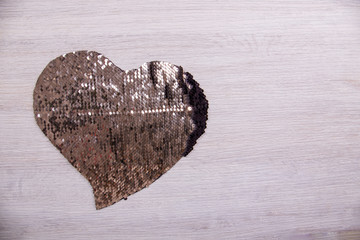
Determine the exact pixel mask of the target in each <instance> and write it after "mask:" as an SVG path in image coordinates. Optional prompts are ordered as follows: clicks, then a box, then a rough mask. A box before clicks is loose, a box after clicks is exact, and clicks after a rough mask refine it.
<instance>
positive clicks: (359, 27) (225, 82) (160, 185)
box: [0, 0, 360, 240]
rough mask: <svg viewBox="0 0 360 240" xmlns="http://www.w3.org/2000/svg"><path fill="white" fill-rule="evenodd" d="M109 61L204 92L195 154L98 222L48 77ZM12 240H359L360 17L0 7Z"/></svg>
mask: <svg viewBox="0 0 360 240" xmlns="http://www.w3.org/2000/svg"><path fill="white" fill-rule="evenodd" d="M83 49H86V50H94V51H98V52H102V53H103V54H104V55H105V56H107V57H108V58H109V59H111V60H112V61H113V62H114V63H115V64H116V65H118V66H120V67H121V68H122V69H133V68H137V67H139V66H140V65H141V64H142V63H144V62H148V61H152V60H162V61H168V62H171V63H173V64H178V65H182V66H183V67H184V68H186V70H187V71H189V72H191V73H192V74H193V75H194V77H195V79H196V80H197V81H198V82H199V83H200V85H201V87H202V88H203V89H204V90H205V93H206V95H207V98H208V100H209V104H210V109H209V121H208V128H207V132H206V134H205V135H203V136H202V137H201V138H200V139H199V141H198V144H197V145H196V146H195V149H194V151H193V152H191V154H190V155H189V156H187V157H186V158H183V159H182V160H180V162H179V163H178V164H177V165H176V166H175V167H174V168H172V169H171V170H170V171H169V172H168V173H166V174H165V175H164V176H162V177H161V178H160V179H159V180H158V181H156V182H155V183H154V184H152V185H151V186H150V187H149V188H147V189H144V190H143V191H141V192H139V193H136V194H135V195H133V196H131V197H129V199H128V200H127V201H121V202H119V203H117V204H115V205H113V206H111V207H108V208H105V209H103V210H100V211H96V210H95V205H94V200H93V197H92V192H91V187H90V185H89V183H88V182H87V181H86V180H85V179H84V178H83V177H82V176H81V175H80V174H79V173H78V172H77V171H76V170H75V169H74V168H73V167H72V166H71V165H70V164H69V163H68V162H67V161H66V159H65V158H64V157H63V156H62V155H61V154H60V153H59V152H58V151H57V150H56V149H55V148H54V147H53V146H52V145H51V143H50V142H49V141H48V140H47V138H46V137H45V136H44V135H43V133H42V132H41V131H40V129H39V128H38V127H37V125H36V123H35V120H34V117H33V109H32V92H33V88H34V86H35V82H36V80H37V77H38V76H39V74H40V73H41V71H42V70H43V68H44V67H45V66H46V64H47V63H48V62H49V61H50V60H52V59H54V58H55V57H57V56H59V55H61V54H63V53H66V52H70V51H76V50H83ZM0 56H1V57H0V131H1V137H0V237H1V238H2V239H301V240H303V239H346V240H348V239H360V147H359V144H360V135H359V133H360V2H359V1H357V0H344V1H340V0H339V1H336V0H328V1H325V0H323V1H310V0H305V1H292V0H290V1H280V0H278V1H276V0H269V1H250V0H249V1H217V0H207V1H198V0H192V1H190V0H185V1H173V0H171V1H165V0H148V1H137V0H132V1H130V0H127V1H111V0H105V1H89V0H88V1H83V0H81V1H70V0H57V1H40V0H29V1H15V0H14V1H10V0H2V1H0Z"/></svg>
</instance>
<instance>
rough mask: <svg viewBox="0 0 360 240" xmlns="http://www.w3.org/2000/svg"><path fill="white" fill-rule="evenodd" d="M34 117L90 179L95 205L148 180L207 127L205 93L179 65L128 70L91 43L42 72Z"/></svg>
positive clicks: (125, 194)
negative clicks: (95, 49)
mask: <svg viewBox="0 0 360 240" xmlns="http://www.w3.org/2000/svg"><path fill="white" fill-rule="evenodd" d="M33 97H34V103H33V107H34V113H35V119H36V122H37V124H38V126H39V127H40V129H41V130H42V131H43V133H44V134H45V135H46V136H47V137H48V138H49V140H50V141H51V143H52V144H53V145H54V146H55V147H56V148H58V149H59V151H60V152H61V153H62V154H63V155H64V157H65V158H66V159H67V160H68V161H69V162H70V163H71V164H72V165H73V166H74V167H75V168H76V169H77V170H78V171H79V172H80V173H81V174H82V175H83V176H84V177H85V178H86V179H87V180H88V181H89V182H90V184H91V186H92V188H93V193H94V197H95V205H96V209H101V208H104V207H107V206H110V205H112V204H114V203H116V202H118V201H120V200H121V199H126V198H127V197H128V196H129V195H131V194H133V193H135V192H137V191H139V190H141V189H143V188H145V187H147V186H149V185H150V184H151V183H153V182H154V181H155V180H156V179H158V178H159V177H160V176H161V175H163V174H164V173H165V172H167V171H168V170H169V169H170V168H171V167H173V166H174V165H175V164H176V162H178V161H179V160H180V158H181V157H182V156H186V155H187V154H189V153H190V151H191V150H192V149H193V146H194V145H195V144H196V140H197V139H198V138H199V137H200V136H201V135H202V134H203V133H204V132H205V128H206V120H207V110H208V101H207V100H206V97H205V95H204V93H203V90H202V89H201V88H200V87H199V84H198V83H197V82H196V81H195V80H194V79H193V77H192V75H191V74H190V73H187V72H184V71H183V68H182V67H181V66H176V65H173V64H170V63H167V62H160V61H153V62H148V63H145V64H143V65H142V66H141V67H139V68H138V69H133V70H129V71H123V70H122V69H120V68H119V67H117V66H116V65H115V64H114V63H113V62H111V61H110V60H109V59H108V58H106V57H105V56H103V55H101V54H100V53H97V52H94V51H78V52H72V53H68V54H64V55H62V56H60V57H58V58H56V59H54V60H52V61H51V62H50V63H49V64H48V65H47V66H46V67H45V69H44V70H43V72H42V73H41V74H40V76H39V78H38V80H37V83H36V86H35V89H34V95H33Z"/></svg>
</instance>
